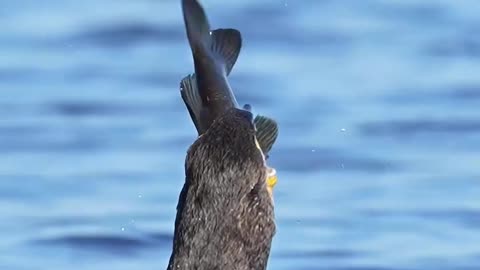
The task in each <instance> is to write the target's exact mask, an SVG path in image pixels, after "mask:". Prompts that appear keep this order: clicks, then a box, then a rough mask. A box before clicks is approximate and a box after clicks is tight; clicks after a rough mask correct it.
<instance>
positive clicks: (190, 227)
mask: <svg viewBox="0 0 480 270" xmlns="http://www.w3.org/2000/svg"><path fill="white" fill-rule="evenodd" d="M267 171H268V168H267V167H266V163H265V157H264V155H263V153H262V150H261V149H260V148H259V147H258V144H257V140H256V132H255V126H254V123H253V115H252V113H251V112H249V111H247V110H242V109H237V108H231V109H229V110H227V111H226V112H224V113H223V115H221V116H220V117H219V118H217V119H216V121H214V122H213V123H212V125H211V126H210V127H209V129H208V130H207V131H206V132H205V133H204V134H203V135H201V136H199V137H198V138H197V140H196V141H195V142H194V143H193V144H192V146H191V147H190V148H189V150H188V153H187V157H186V160H185V174H186V176H185V184H184V186H183V189H182V192H181V193H180V198H179V202H178V205H177V216H176V219H175V232H174V240H173V251H172V255H171V257H170V261H169V265H168V270H176V269H178V270H190V269H192V270H193V269H195V270H264V269H266V267H267V261H268V257H269V254H270V247H271V243H272V239H273V236H274V234H275V222H274V209H273V201H272V198H271V197H270V195H269V193H268V190H267V185H266V178H267V173H268V172H267Z"/></svg>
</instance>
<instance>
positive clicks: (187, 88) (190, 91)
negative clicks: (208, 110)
mask: <svg viewBox="0 0 480 270" xmlns="http://www.w3.org/2000/svg"><path fill="white" fill-rule="evenodd" d="M180 94H181V96H182V99H183V102H184V103H185V105H186V106H187V109H188V113H189V114H190V117H191V118H192V121H193V124H194V125H195V128H196V129H197V130H200V127H199V124H200V123H199V121H200V113H201V110H202V105H203V103H202V97H201V96H200V93H199V92H198V86H197V80H196V76H195V73H194V74H190V75H187V76H186V77H185V78H183V79H182V81H181V82H180Z"/></svg>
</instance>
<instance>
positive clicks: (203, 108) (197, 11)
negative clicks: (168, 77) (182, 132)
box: [180, 0, 278, 159]
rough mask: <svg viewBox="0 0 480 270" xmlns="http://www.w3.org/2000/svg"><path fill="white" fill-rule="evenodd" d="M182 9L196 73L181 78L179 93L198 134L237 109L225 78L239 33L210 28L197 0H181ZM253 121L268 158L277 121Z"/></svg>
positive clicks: (235, 55)
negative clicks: (229, 111)
mask: <svg viewBox="0 0 480 270" xmlns="http://www.w3.org/2000/svg"><path fill="white" fill-rule="evenodd" d="M182 11H183V19H184V23H185V28H186V34H187V38H188V42H189V45H190V48H191V52H192V56H193V62H194V67H195V73H193V74H189V75H187V76H186V77H185V78H183V79H182V80H181V82H180V94H181V97H182V99H183V101H184V103H185V106H186V107H187V110H188V112H189V114H190V117H191V119H192V122H193V123H194V125H195V128H196V130H197V133H198V135H199V136H200V135H202V134H203V133H205V132H206V131H207V130H208V128H209V127H210V126H211V125H212V123H213V122H214V121H215V119H217V118H218V117H220V116H222V115H223V114H224V113H225V112H226V111H227V110H229V109H231V108H239V104H238V102H237V100H236V98H235V95H234V93H233V90H232V87H231V86H230V84H229V82H228V78H227V77H228V76H229V74H230V73H231V71H232V69H233V67H234V65H235V63H236V61H237V59H238V56H239V54H240V50H241V47H242V36H241V33H240V31H238V30H237V29H233V28H219V29H215V30H213V31H211V27H210V23H209V21H208V18H207V16H206V14H205V11H204V9H203V8H202V6H201V5H200V4H199V2H198V1H197V0H182ZM243 109H245V110H248V111H251V105H249V104H245V105H244V106H243ZM254 123H255V127H256V130H257V140H258V142H259V144H260V146H261V149H262V151H263V153H264V155H265V156H266V158H267V159H268V157H269V155H268V153H269V151H270V150H271V148H272V147H273V145H274V143H275V141H276V139H277V137H278V124H277V122H276V121H275V120H273V119H272V118H269V117H266V116H262V115H257V116H256V117H255V119H254Z"/></svg>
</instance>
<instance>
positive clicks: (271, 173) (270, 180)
mask: <svg viewBox="0 0 480 270" xmlns="http://www.w3.org/2000/svg"><path fill="white" fill-rule="evenodd" d="M277 180H278V178H277V171H276V170H275V169H274V168H270V167H267V190H268V193H270V197H272V199H273V188H274V187H275V185H276V184H277Z"/></svg>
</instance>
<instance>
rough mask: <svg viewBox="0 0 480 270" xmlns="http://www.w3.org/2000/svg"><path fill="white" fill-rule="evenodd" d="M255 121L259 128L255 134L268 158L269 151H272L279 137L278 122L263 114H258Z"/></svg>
mask: <svg viewBox="0 0 480 270" xmlns="http://www.w3.org/2000/svg"><path fill="white" fill-rule="evenodd" d="M253 122H254V124H255V127H256V129H257V131H256V134H255V135H256V137H257V141H258V144H259V145H260V148H261V149H262V152H263V154H264V155H265V157H266V158H268V152H270V150H271V149H272V147H273V144H274V143H275V141H276V140H277V137H278V124H277V122H276V121H275V120H273V119H271V118H269V117H266V116H262V115H257V116H256V117H255V119H254V120H253Z"/></svg>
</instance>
